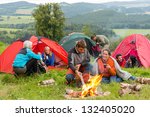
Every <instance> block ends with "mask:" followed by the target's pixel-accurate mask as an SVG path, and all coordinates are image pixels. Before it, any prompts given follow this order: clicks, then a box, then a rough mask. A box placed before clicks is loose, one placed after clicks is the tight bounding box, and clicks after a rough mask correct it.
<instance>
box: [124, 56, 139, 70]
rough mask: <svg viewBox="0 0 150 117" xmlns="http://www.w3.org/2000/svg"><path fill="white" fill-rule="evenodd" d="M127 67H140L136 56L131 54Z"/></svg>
mask: <svg viewBox="0 0 150 117" xmlns="http://www.w3.org/2000/svg"><path fill="white" fill-rule="evenodd" d="M125 67H126V68H134V67H139V63H138V60H137V59H136V57H135V56H132V55H131V56H130V57H129V59H128V60H127V62H126V65H125Z"/></svg>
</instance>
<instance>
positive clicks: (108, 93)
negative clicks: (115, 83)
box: [103, 91, 111, 96]
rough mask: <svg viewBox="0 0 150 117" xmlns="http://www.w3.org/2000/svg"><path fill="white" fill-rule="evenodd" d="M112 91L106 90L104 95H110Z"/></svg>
mask: <svg viewBox="0 0 150 117" xmlns="http://www.w3.org/2000/svg"><path fill="white" fill-rule="evenodd" d="M110 94H111V93H110V92H109V91H106V92H104V93H103V96H108V95H110Z"/></svg>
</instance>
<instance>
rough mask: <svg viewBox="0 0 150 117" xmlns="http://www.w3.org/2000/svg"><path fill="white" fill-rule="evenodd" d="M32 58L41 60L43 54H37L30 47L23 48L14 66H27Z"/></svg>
mask: <svg viewBox="0 0 150 117" xmlns="http://www.w3.org/2000/svg"><path fill="white" fill-rule="evenodd" d="M32 58H35V59H37V60H40V59H41V55H38V54H35V53H34V52H33V51H32V50H31V49H29V48H22V49H21V50H20V52H19V53H18V54H17V55H16V58H15V59H14V62H13V67H25V65H26V63H27V62H28V61H29V60H30V59H32Z"/></svg>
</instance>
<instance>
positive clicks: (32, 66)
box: [26, 59, 38, 75]
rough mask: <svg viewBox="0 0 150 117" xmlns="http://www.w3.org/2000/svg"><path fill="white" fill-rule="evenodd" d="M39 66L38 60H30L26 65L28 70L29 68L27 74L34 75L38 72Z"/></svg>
mask: <svg viewBox="0 0 150 117" xmlns="http://www.w3.org/2000/svg"><path fill="white" fill-rule="evenodd" d="M37 64H38V62H37V59H31V60H29V61H28V62H27V64H26V68H27V71H26V74H27V75H30V74H32V73H36V72H38V67H37Z"/></svg>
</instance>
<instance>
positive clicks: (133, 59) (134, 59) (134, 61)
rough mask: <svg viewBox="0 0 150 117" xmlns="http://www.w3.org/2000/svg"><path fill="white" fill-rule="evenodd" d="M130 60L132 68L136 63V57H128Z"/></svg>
mask: <svg viewBox="0 0 150 117" xmlns="http://www.w3.org/2000/svg"><path fill="white" fill-rule="evenodd" d="M130 59H131V61H132V66H133V67H134V66H136V63H137V59H136V57H135V56H132V55H131V56H130Z"/></svg>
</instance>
